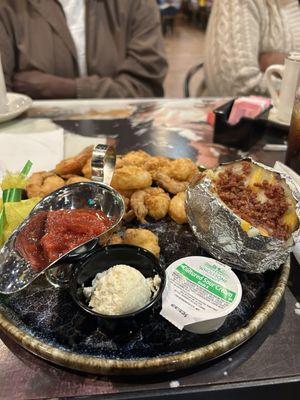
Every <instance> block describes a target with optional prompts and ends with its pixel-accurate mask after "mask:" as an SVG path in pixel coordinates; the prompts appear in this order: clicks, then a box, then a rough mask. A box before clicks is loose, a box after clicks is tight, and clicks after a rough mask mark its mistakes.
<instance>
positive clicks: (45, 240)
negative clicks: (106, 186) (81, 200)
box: [15, 208, 112, 271]
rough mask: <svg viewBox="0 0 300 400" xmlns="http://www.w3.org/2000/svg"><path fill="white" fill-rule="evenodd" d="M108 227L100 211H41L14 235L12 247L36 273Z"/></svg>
mask: <svg viewBox="0 0 300 400" xmlns="http://www.w3.org/2000/svg"><path fill="white" fill-rule="evenodd" d="M111 225H112V221H111V220H110V219H109V218H108V217H107V215H105V214H104V213H103V212H102V211H100V210H95V209H90V208H87V209H85V208H82V209H75V210H57V211H48V212H47V211H43V212H40V213H38V214H36V215H34V216H33V217H32V218H31V219H30V220H29V222H28V223H27V225H26V226H25V227H24V228H23V229H22V231H21V232H20V233H19V234H18V236H17V237H16V242H15V248H16V250H17V251H18V252H19V253H20V255H22V256H23V257H24V258H25V259H26V260H27V261H28V262H29V263H30V264H31V266H32V268H33V269H34V270H36V271H40V270H43V269H44V268H46V267H47V266H48V265H49V264H51V263H52V262H54V261H55V260H57V259H58V258H60V257H61V256H63V255H64V254H66V253H68V252H69V251H70V250H72V249H74V248H75V247H77V246H79V245H80V244H83V243H85V242H87V241H88V240H90V239H92V238H94V237H97V236H99V235H101V234H102V233H103V232H105V231H107V230H108V229H109V228H110V227H111Z"/></svg>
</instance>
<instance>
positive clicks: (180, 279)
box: [160, 256, 242, 334]
mask: <svg viewBox="0 0 300 400" xmlns="http://www.w3.org/2000/svg"><path fill="white" fill-rule="evenodd" d="M166 278H167V282H166V287H165V290H164V292H163V296H162V310H161V312H160V314H161V315H162V316H163V317H164V318H166V319H167V320H168V321H169V322H171V323H172V324H173V325H175V326H176V327H177V328H178V329H180V330H182V329H185V330H187V331H189V332H193V333H198V334H206V333H210V332H214V331H216V330H217V329H219V328H220V327H221V326H222V325H223V323H224V322H225V319H226V318H227V316H228V314H230V313H231V312H232V311H233V310H234V309H235V308H236V307H237V306H238V305H239V303H240V301H241V297H242V287H241V284H240V281H239V279H238V277H237V276H236V275H235V273H234V272H233V271H232V270H231V268H230V267H228V266H227V265H225V264H223V263H221V262H219V261H216V260H214V259H212V258H208V257H198V256H193V257H185V258H181V259H179V260H176V261H175V262H173V263H172V264H171V265H170V266H169V267H168V268H167V270H166Z"/></svg>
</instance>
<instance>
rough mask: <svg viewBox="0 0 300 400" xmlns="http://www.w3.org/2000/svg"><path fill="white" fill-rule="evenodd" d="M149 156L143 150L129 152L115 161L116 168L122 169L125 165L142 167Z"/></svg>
mask: <svg viewBox="0 0 300 400" xmlns="http://www.w3.org/2000/svg"><path fill="white" fill-rule="evenodd" d="M150 158H151V156H150V154H148V153H146V152H145V151H143V150H137V151H130V152H129V153H127V154H125V155H124V156H122V157H121V158H118V160H117V168H120V167H124V166H127V165H134V166H136V167H142V166H143V165H144V164H145V162H146V161H147V160H148V159H150Z"/></svg>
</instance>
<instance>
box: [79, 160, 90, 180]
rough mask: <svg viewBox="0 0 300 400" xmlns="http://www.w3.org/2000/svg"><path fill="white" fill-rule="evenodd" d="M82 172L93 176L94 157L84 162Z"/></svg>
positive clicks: (87, 176)
mask: <svg viewBox="0 0 300 400" xmlns="http://www.w3.org/2000/svg"><path fill="white" fill-rule="evenodd" d="M81 173H82V174H83V175H84V176H85V177H86V178H88V179H91V177H92V159H91V158H89V159H88V160H87V161H86V163H85V164H84V166H83V168H82V170H81Z"/></svg>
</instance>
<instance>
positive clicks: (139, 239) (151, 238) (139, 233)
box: [123, 228, 160, 257]
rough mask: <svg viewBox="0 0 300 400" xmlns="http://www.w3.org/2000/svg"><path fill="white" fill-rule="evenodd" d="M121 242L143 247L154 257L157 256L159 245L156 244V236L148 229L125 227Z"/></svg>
mask: <svg viewBox="0 0 300 400" xmlns="http://www.w3.org/2000/svg"><path fill="white" fill-rule="evenodd" d="M123 242H124V243H126V244H133V245H135V246H139V247H143V248H144V249H146V250H148V251H150V252H151V253H153V254H154V255H155V256H156V257H159V252H160V247H159V245H158V237H157V236H156V235H155V234H154V233H153V232H151V231H149V230H148V229H140V228H139V229H126V231H125V233H124V238H123Z"/></svg>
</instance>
